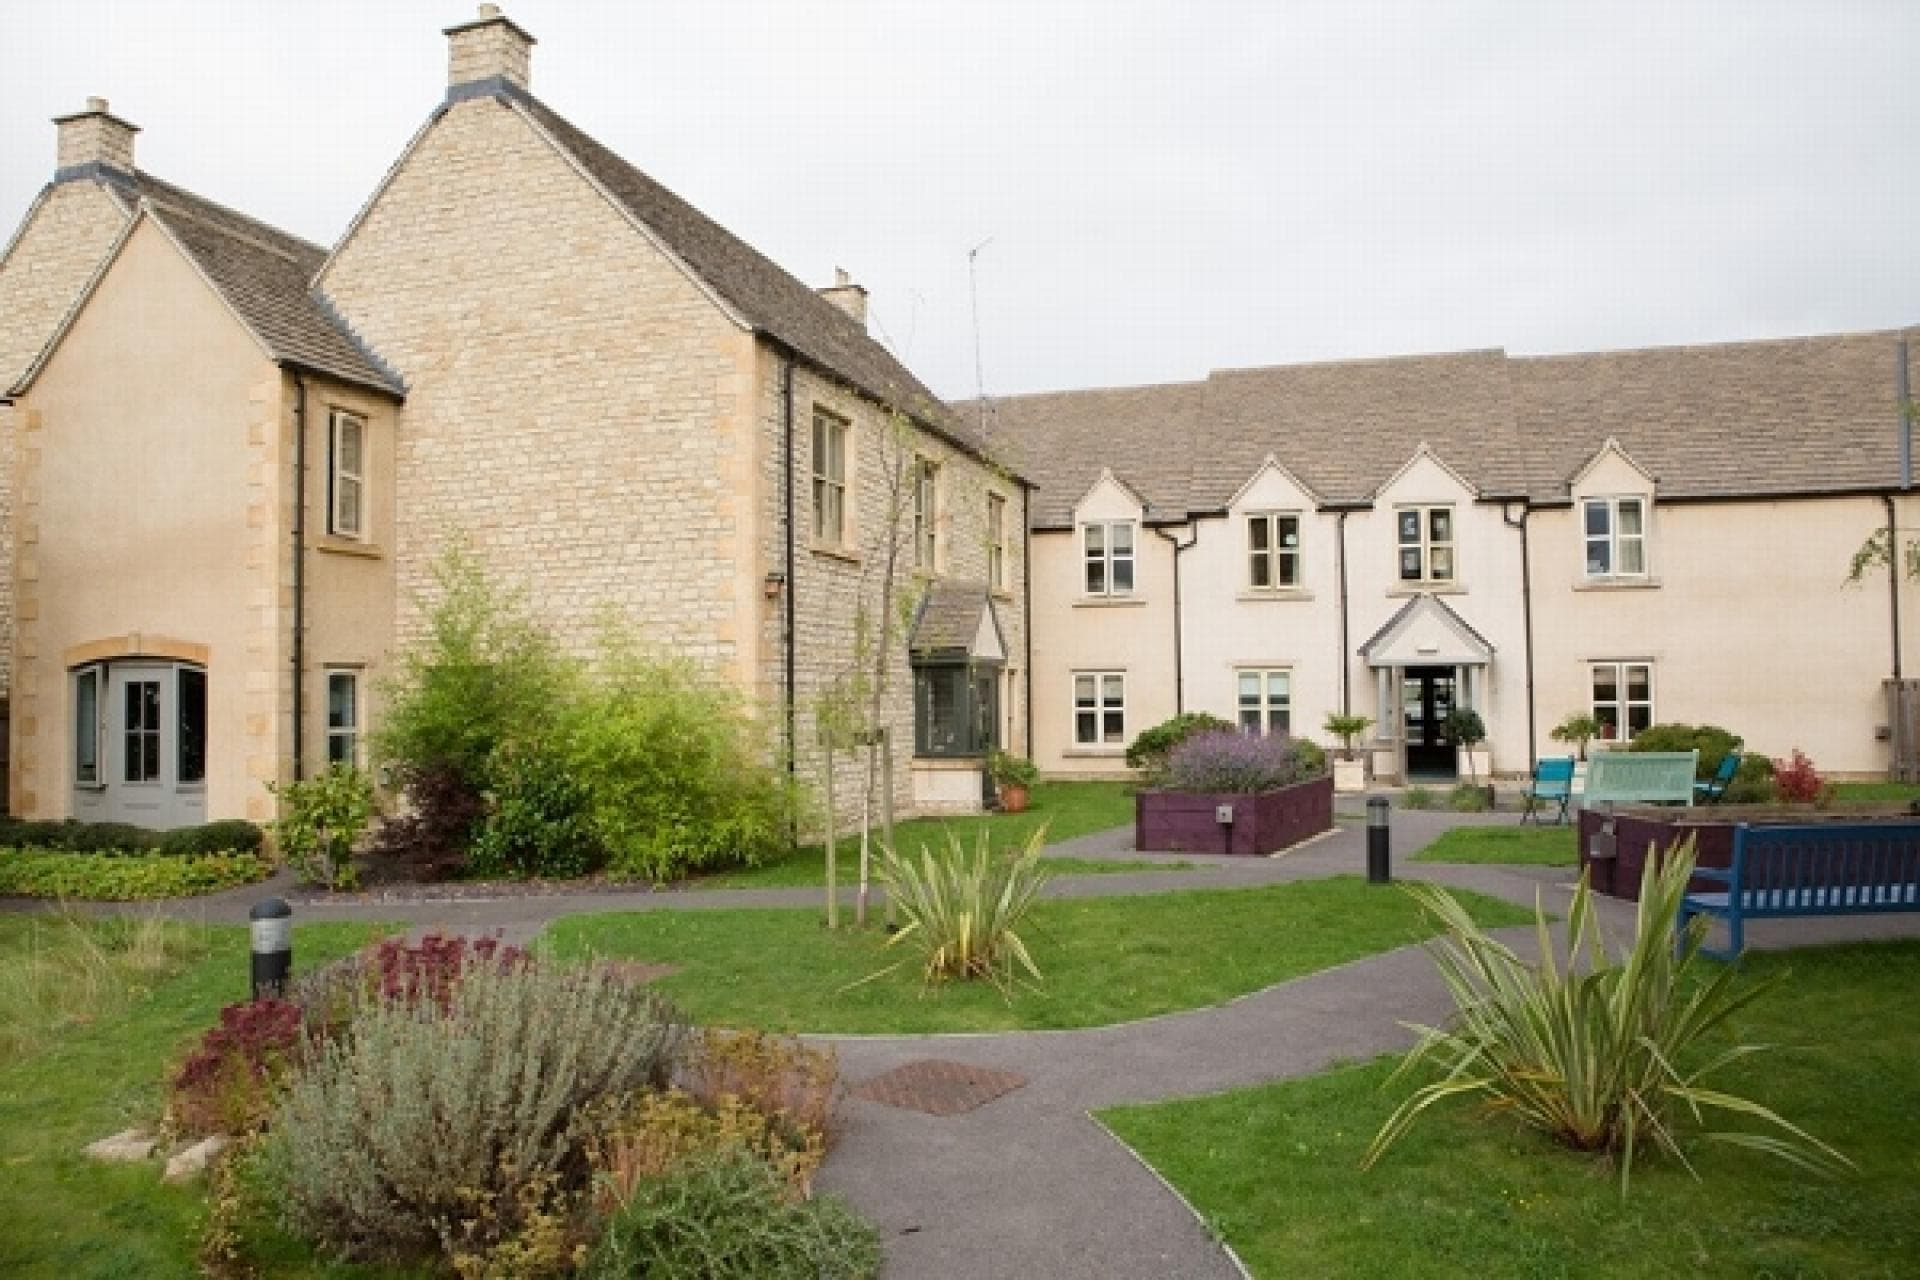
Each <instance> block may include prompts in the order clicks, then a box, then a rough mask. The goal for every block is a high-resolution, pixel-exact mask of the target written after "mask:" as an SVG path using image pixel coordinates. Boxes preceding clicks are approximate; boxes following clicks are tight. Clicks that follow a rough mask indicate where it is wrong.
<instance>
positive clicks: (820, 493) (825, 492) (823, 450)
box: [813, 408, 850, 547]
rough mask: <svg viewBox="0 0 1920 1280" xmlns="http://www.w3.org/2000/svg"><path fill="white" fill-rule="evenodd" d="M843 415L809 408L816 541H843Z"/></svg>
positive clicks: (835, 543)
mask: <svg viewBox="0 0 1920 1280" xmlns="http://www.w3.org/2000/svg"><path fill="white" fill-rule="evenodd" d="M849 430H850V428H849V426H848V424H847V420H846V419H845V418H841V417H836V416H835V415H833V414H831V413H828V412H827V411H826V410H825V409H820V408H816V409H814V411H813V536H814V540H815V541H817V542H824V543H826V544H828V545H830V546H835V547H840V546H845V545H846V542H847V432H848V431H849Z"/></svg>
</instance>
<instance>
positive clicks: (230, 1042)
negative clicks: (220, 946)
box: [168, 1000, 307, 1136]
mask: <svg viewBox="0 0 1920 1280" xmlns="http://www.w3.org/2000/svg"><path fill="white" fill-rule="evenodd" d="M306 1038H307V1037H306V1031H305V1021H304V1018H303V1017H302V1014H301V1011H300V1008H299V1006H298V1005H295V1004H291V1003H289V1002H287V1001H285V1000H256V1001H254V1002H252V1003H250V1004H230V1005H228V1006H227V1007H226V1008H224V1009H222V1010H221V1011H220V1020H219V1021H218V1022H216V1023H215V1024H214V1025H213V1026H212V1027H211V1028H209V1029H208V1031H207V1033H206V1035H204V1036H202V1037H201V1038H200V1043H199V1045H198V1046H197V1047H196V1048H195V1049H194V1051H193V1053H192V1054H191V1055H189V1056H188V1058H187V1060H186V1061H185V1062H183V1063H182V1064H181V1065H180V1069H179V1070H178V1071H177V1072H175V1073H174V1077H173V1081H172V1086H171V1090H170V1097H169V1099H168V1112H169V1114H170V1115H171V1116H172V1119H173V1122H174V1124H175V1125H177V1126H178V1127H179V1128H180V1129H182V1130H183V1131H185V1132H187V1133H190V1134H216V1133H221V1134H229V1135H233V1136H238V1135H240V1134H244V1133H249V1132H251V1131H253V1130H255V1129H258V1128H259V1127H260V1126H261V1125H263V1124H264V1123H265V1122H266V1118H267V1113H268V1112H269V1111H270V1110H271V1109H272V1106H273V1101H274V1098H275V1095H276V1094H277V1093H278V1091H279V1088H280V1085H281V1084H282V1083H283V1082H284V1081H285V1080H286V1078H287V1076H288V1073H289V1072H291V1071H292V1069H293V1067H294V1064H295V1063H296V1062H297V1061H298V1060H299V1056H300V1052H301V1049H302V1047H303V1045H304V1043H305V1041H306Z"/></svg>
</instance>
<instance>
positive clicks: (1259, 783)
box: [1164, 729, 1326, 792]
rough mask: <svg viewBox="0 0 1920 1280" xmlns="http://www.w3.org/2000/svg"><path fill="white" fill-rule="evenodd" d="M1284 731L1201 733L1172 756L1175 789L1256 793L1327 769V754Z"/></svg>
mask: <svg viewBox="0 0 1920 1280" xmlns="http://www.w3.org/2000/svg"><path fill="white" fill-rule="evenodd" d="M1310 748H1312V744H1311V743H1307V742H1303V741H1298V740H1296V739H1293V738H1290V737H1288V736H1286V735H1285V734H1277V733H1276V734H1271V735H1268V736H1266V737H1259V736H1256V735H1253V734H1246V733H1240V732H1238V731H1236V730H1232V729H1225V730H1214V731H1212V732H1209V733H1198V734H1195V735H1194V736H1193V737H1191V738H1188V739H1187V740H1186V741H1185V742H1183V743H1181V744H1180V745H1179V746H1177V747H1175V748H1174V749H1173V751H1172V753H1171V754H1169V755H1168V757H1167V772H1166V781H1165V783H1164V785H1165V786H1166V787H1167V789H1168V790H1170V791H1206V792H1227V791H1232V792H1253V791H1272V790H1274V789H1275V788H1276V787H1287V786H1292V785H1293V784H1294V783H1296V782H1304V781H1306V780H1307V779H1308V778H1312V777H1316V776H1318V775H1319V774H1321V773H1323V772H1325V769H1326V756H1325V754H1324V753H1322V752H1320V751H1319V750H1318V749H1310Z"/></svg>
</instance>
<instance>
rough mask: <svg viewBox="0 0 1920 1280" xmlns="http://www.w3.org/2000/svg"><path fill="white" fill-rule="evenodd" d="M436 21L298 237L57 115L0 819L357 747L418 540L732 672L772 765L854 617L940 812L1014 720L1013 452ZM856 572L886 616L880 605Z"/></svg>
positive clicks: (484, 20)
mask: <svg viewBox="0 0 1920 1280" xmlns="http://www.w3.org/2000/svg"><path fill="white" fill-rule="evenodd" d="M447 36H448V40H449V60H448V67H449V74H448V84H447V87H446V91H445V95H444V98H443V100H442V101H441V102H440V103H439V104H438V105H437V106H436V107H435V108H434V109H433V111H432V112H431V114H430V115H429V116H428V118H427V120H426V122H425V123H424V124H423V125H422V127H421V128H420V130H419V131H418V133H416V135H415V136H414V138H413V140H412V141H411V142H410V144H409V145H408V147H407V148H406V150H405V152H404V153H403V154H402V155H401V156H400V157H399V158H398V159H397V160H396V161H395V163H394V165H393V167H392V168H391V169H390V170H389V172H388V173H387V175H386V177H385V179H384V180H383V182H382V183H381V185H380V186H379V188H378V189H377V190H376V191H375V192H373V194H372V195H371V197H370V198H369V199H368V201H367V203H366V204H365V206H364V207H363V208H362V210H361V211H360V213H359V215H358V216H357V217H356V218H355V219H354V221H353V223H352V225H351V226H349V227H348V229H347V230H346V232H345V234H344V235H343V236H342V237H341V239H340V241H339V242H338V243H337V244H336V245H335V246H334V247H333V248H332V250H331V251H330V252H329V251H327V250H324V249H320V248H318V247H316V246H312V245H309V244H306V243H304V242H302V241H299V240H297V239H295V238H293V237H290V236H286V235H285V234H284V233H281V232H278V231H276V230H274V229H273V228H270V227H267V226H265V225H263V224H260V223H258V222H256V221H254V220H252V219H248V218H244V217H242V216H241V215H238V214H235V213H232V212H231V211H229V210H225V209H222V208H220V207H219V206H216V205H213V204H211V203H210V202H207V201H204V200H201V199H199V198H198V197H195V196H192V195H190V194H188V193H186V192H182V191H180V190H178V189H177V188H174V187H171V186H169V185H167V184H165V183H162V182H159V181H158V180H157V179H154V178H152V177H150V176H149V175H146V174H143V173H141V172H140V171H139V170H138V169H137V168H136V167H135V166H134V163H133V155H132V140H133V132H134V130H133V128H132V126H130V125H127V124H126V123H125V122H123V121H120V120H118V119H117V118H115V117H113V116H111V115H110V114H109V113H108V111H107V108H106V104H105V103H104V102H100V103H95V104H93V105H92V106H90V108H89V110H88V111H87V112H85V113H82V114H81V115H79V116H75V117H68V118H65V119H63V120H62V121H60V122H59V129H60V135H59V137H60V153H61V154H60V165H59V168H58V169H57V171H56V174H55V180H54V182H53V183H52V185H51V186H50V187H49V188H48V189H47V192H46V193H45V194H44V195H43V196H42V197H41V199H40V201H39V202H38V203H36V205H35V207H34V209H33V210H32V211H31V212H30V213H29V215H28V218H27V220H26V223H25V225H24V226H23V228H22V230H21V232H20V233H19V235H18V236H17V237H16V238H15V241H14V242H13V244H12V246H11V248H10V250H9V252H8V254H7V256H6V258H5V259H4V260H0V300H4V303H5V307H4V312H3V314H5V315H6V316H7V321H6V325H7V328H6V331H5V334H4V338H5V342H4V344H3V345H0V353H4V354H5V355H6V357H7V359H8V361H9V362H10V365H11V367H12V372H13V373H14V374H15V376H14V377H13V379H12V385H13V395H12V399H13V400H14V402H15V403H14V404H13V406H12V408H11V410H10V414H11V420H10V424H9V425H10V427H11V430H10V431H9V434H8V439H9V441H12V442H16V448H17V450H18V453H19V462H18V465H17V466H16V467H15V468H13V469H11V474H12V477H13V484H14V490H13V492H12V493H11V494H10V501H9V502H8V504H7V505H8V507H9V509H10V511H11V518H12V524H13V532H12V540H13V545H14V548H15V554H14V557H13V561H14V566H13V567H14V575H15V583H16V584H17V585H14V586H13V589H12V590H11V591H10V592H6V593H0V594H7V595H10V596H11V599H10V600H9V605H10V606H11V607H12V608H13V609H14V610H16V611H17V613H18V615H19V616H18V623H17V626H16V627H15V628H12V629H10V634H11V635H17V645H16V649H17V651H16V652H15V654H14V656H13V661H12V663H11V668H12V681H13V697H14V722H13V728H12V734H11V740H12V744H13V748H14V755H13V761H12V778H13V782H14V787H15V804H14V809H15V811H16V812H21V813H27V814H32V815H36V816H57V815H64V814H84V815H97V816H100V817H113V818H120V819H126V820H132V821H143V822H148V823H150V824H152V825H172V824H175V823H178V822H183V821H192V820H198V819H200V818H202V817H218V816H227V815H245V816H252V817H259V816H264V815H265V814H267V813H268V812H269V811H270V808H271V797H270V793H269V792H268V791H267V788H266V786H265V784H266V783H269V782H274V781H279V780H283V779H286V778H289V777H294V776H300V775H302V774H305V773H310V772H312V771H313V770H314V769H315V768H316V766H317V765H319V764H320V763H322V762H323V761H325V760H327V759H335V758H349V759H362V758H364V737H365V733H366V731H367V729H368V728H369V727H370V726H371V725H372V724H373V723H374V722H375V720H376V719H377V714H378V707H377V706H376V705H374V703H375V700H376V695H377V689H378V676H379V675H380V673H381V671H382V668H383V665H384V664H385V663H387V662H388V661H389V660H390V656H391V653H392V651H393V649H394V648H395V646H397V645H404V644H405V643H407V642H408V641H409V640H410V639H412V638H414V637H416V636H417V635H418V634H419V632H420V626H421V612H420V604H421V602H422V601H424V600H429V599H430V598H431V594H432V569H433V566H434V565H435V564H436V563H437V562H438V561H439V559H440V558H441V557H442V556H443V554H444V553H445V551H446V549H447V548H448V546H449V544H450V543H451V542H452V541H453V540H455V539H458V540H461V541H463V542H464V543H466V544H467V545H468V546H470V547H471V548H472V549H473V550H474V551H475V552H476V553H477V555H478V557H479V558H480V560H481V561H482V563H484V564H485V565H486V566H488V568H489V569H490V570H491V571H492V572H493V573H494V574H495V575H497V576H498V577H500V578H501V579H503V580H505V581H506V582H508V583H511V584H514V585H516V586H519V587H523V588H524V589H525V591H526V594H527V598H528V601H529V603H530V605H531V606H532V608H533V610H534V611H535V612H536V613H537V615H538V616H540V617H541V618H542V619H543V620H545V621H546V622H547V623H549V624H550V625H551V626H552V627H553V628H554V630H555V631H556V633H557V634H558V635H559V636H560V637H561V639H562V641H563V643H564V644H566V645H567V646H568V647H569V648H571V649H573V650H574V651H576V652H582V653H584V652H587V651H588V650H589V649H590V648H591V646H592V643H593V641H594V638H595V636H596V634H597V633H598V631H599V629H600V627H601V626H602V625H603V623H604V622H605V620H606V619H607V618H608V617H609V616H612V617H614V618H617V619H619V620H621V621H623V622H624V623H625V624H627V625H628V626H629V627H630V628H631V629H632V630H633V631H634V632H635V633H636V634H637V635H638V637H639V638H640V639H641V640H642V641H643V642H644V643H646V644H649V645H652V646H655V647H657V648H659V649H661V650H663V651H668V652H673V653H677V654H682V655H686V656H689V657H692V658H695V659H697V660H699V661H701V662H702V663H704V664H706V665H707V666H708V667H710V668H711V669H713V670H714V671H716V672H718V673H721V674H723V675H724V676H726V677H727V678H729V679H731V680H733V681H734V682H735V683H736V684H737V685H738V686H739V687H741V688H742V689H744V690H746V691H747V692H748V693H749V694H750V695H751V696H752V698H753V701H754V703H755V705H757V706H758V707H759V708H761V710H762V713H763V714H765V715H767V716H769V717H773V718H777V720H778V721H779V723H780V726H781V730H782V733H781V736H782V737H783V738H785V739H786V740H787V741H789V742H790V743H791V745H792V751H791V753H790V755H791V757H792V758H793V759H794V761H795V764H794V767H795V768H796V769H797V770H799V771H800V772H801V773H803V774H804V775H806V776H808V777H812V776H813V775H814V774H815V773H817V771H818V768H819V763H820V760H819V756H820V746H819V735H818V733H817V732H816V731H815V726H814V718H815V711H816V709H817V707H818V706H820V705H821V699H822V698H823V696H825V695H826V694H827V693H828V692H829V691H830V690H831V689H832V688H833V687H834V686H835V685H836V682H837V681H841V680H843V679H844V677H845V676H846V675H847V673H848V672H849V671H850V669H852V668H853V667H854V666H855V665H856V664H857V663H858V664H860V665H866V664H865V663H864V662H863V661H862V658H863V653H865V652H870V647H869V649H867V650H863V649H862V646H861V645H860V644H859V643H858V642H857V639H856V635H857V632H858V631H859V630H860V629H861V627H862V626H863V625H867V626H869V627H870V629H875V630H876V633H877V634H878V637H879V639H878V641H877V643H879V644H880V645H881V646H882V647H883V649H884V652H885V654H886V656H887V660H888V678H887V683H888V696H887V698H886V709H885V712H884V717H883V718H884V719H885V720H886V722H887V725H888V728H889V732H890V735H891V736H892V739H893V741H894V742H895V743H897V744H902V749H900V750H899V752H898V755H899V757H900V759H901V761H902V763H903V767H902V768H901V769H900V771H899V776H898V779H897V791H898V794H897V795H896V801H897V803H898V804H899V805H900V806H901V807H902V808H903V809H923V810H924V809H932V808H977V807H978V804H979V802H980V790H979V783H978V778H979V766H980V760H981V755H982V754H983V753H984V751H985V750H986V749H987V748H988V747H990V746H992V745H1007V746H1010V747H1013V748H1015V749H1024V711H1023V707H1022V705H1021V700H1022V691H1023V689H1024V678H1023V667H1024V655H1025V617H1024V611H1023V609H1022V607H1021V603H1020V602H1021V600H1022V598H1023V593H1024V590H1025V551H1024V548H1025V540H1024V537H1023V536H1022V534H1023V531H1024V529H1025V527H1026V522H1027V501H1026V495H1027V488H1026V485H1025V484H1024V482H1023V481H1022V479H1021V478H1020V477H1019V476H1017V475H1015V474H1013V473H1012V472H1010V471H1008V470H1007V469H1005V468H1004V467H1002V466H999V465H997V464H996V463H995V462H994V461H993V460H992V459H991V457H990V456H989V453H988V450H987V449H986V447H985V444H984V441H983V440H982V439H981V438H980V437H979V435H978V434H977V432H976V431H975V430H974V427H973V424H972V423H970V422H969V421H967V420H966V419H963V418H960V417H957V416H955V415H954V414H953V413H952V412H951V411H950V410H948V409H947V407H946V406H944V405H943V404H941V403H940V402H939V400H938V399H937V398H936V397H934V396H933V395H932V394H931V393H930V392H928V391H927V390H926V388H925V387H924V386H922V385H921V384H920V382H919V381H918V380H917V379H916V378H914V376H913V375H912V374H911V373H910V372H909V371H908V370H907V369H906V368H905V367H904V366H902V365H901V364H900V363H899V362H898V361H897V360H896V359H894V357H893V356H892V355H891V354H890V353H888V352H887V351H886V350H885V348H883V347H882V346H881V345H880V344H879V343H877V342H875V341H874V340H873V339H872V338H871V337H870V336H869V335H868V332H867V328H866V323H865V298H866V295H865V291H864V290H862V289H861V288H860V287H859V286H857V285H855V284H853V283H851V282H850V281H848V280H847V279H845V278H844V277H843V278H842V279H840V280H838V281H837V282H836V283H835V284H834V285H832V286H829V287H828V288H826V289H823V290H814V289H810V288H807V287H806V286H804V285H802V284H801V283H800V282H798V281H797V280H795V279H793V277H791V276H790V275H788V274H787V273H786V272H785V271H783V270H781V269H780V268H779V267H778V266H776V265H775V264H774V263H772V262H771V261H769V260H768V259H766V258H765V257H763V256H761V255H760V254H758V253H757V252H755V251H754V250H753V249H752V248H751V247H749V246H747V245H746V244H744V243H742V242H741V241H740V240H738V239H737V238H735V237H734V236H732V235H731V234H730V233H728V232H727V231H726V230H725V229H723V228H721V227H719V226H718V225H716V224H715V223H713V222H712V221H711V220H709V219H707V218H706V217H705V216H704V215H702V214H701V213H699V212H698V211H697V210H696V209H694V208H693V207H692V206H690V205H688V204H687V203H686V202H685V201H683V200H681V199H680V198H679V197H677V196H675V195H674V194H673V193H672V192H669V191H667V190H666V189H665V188H663V187H661V186H660V185H659V184H657V183H655V182H653V181H652V180H651V179H649V178H648V177H647V176H646V175H645V174H643V173H641V172H640V171H639V170H637V169H635V168H634V167H632V166H631V165H629V164H628V163H627V162H626V161H624V160H622V159H621V158H620V157H618V156H616V155H614V154H613V153H612V152H610V151H608V150H607V149H606V148H604V147H602V146H601V145H600V144H598V143H597V142H595V141H594V140H593V139H592V138H591V137H589V136H588V135H587V134H585V133H583V132H581V131H580V130H579V129H577V128H575V127H574V126H573V125H572V124H570V123H569V122H568V121H567V120H565V119H564V118H563V117H561V116H560V115H559V114H558V113H556V112H555V111H554V110H553V109H552V108H550V107H548V106H547V105H546V104H544V103H543V102H541V101H540V100H539V99H537V98H535V97H534V96H533V94H532V92H531V88H530V84H531V64H532V50H533V45H534V41H533V38H532V37H531V36H530V35H528V34H527V33H526V32H525V31H524V30H522V29H521V28H520V27H519V26H517V25H516V24H515V23H513V22H512V21H510V20H509V19H508V18H506V17H505V16H503V15H501V14H500V13H499V11H498V10H497V9H495V8H494V7H493V6H491V5H488V6H482V11H481V15H480V17H479V18H478V19H477V20H476V21H473V22H468V23H464V24H461V25H458V26H455V27H452V28H450V29H449V30H448V31H447ZM103 530H105V531H106V533H105V536H103V535H102V531H103ZM890 547H891V548H896V549H897V550H896V551H895V553H894V554H889V550H890ZM889 565H891V566H892V567H893V583H894V589H893V592H892V594H893V596H894V598H895V599H896V600H899V601H905V602H907V603H908V604H914V605H917V610H918V615H924V616H925V617H926V618H928V619H931V620H932V621H931V622H930V623H929V626H928V628H927V629H926V631H925V634H921V633H920V631H919V630H917V629H916V625H917V622H918V616H917V615H915V614H909V613H907V612H904V611H902V612H901V613H900V618H901V622H900V624H899V625H894V626H890V627H885V628H882V627H880V625H879V616H878V615H879V613H880V609H881V604H880V601H881V598H882V594H883V593H882V590H881V588H882V580H883V578H884V577H885V576H886V573H887V568H888V566H889ZM10 585H11V584H10ZM969 611H971V612H972V614H973V615H974V616H975V618H976V621H977V622H978V623H979V626H978V627H977V634H978V637H979V638H980V639H981V641H982V645H981V646H980V647H978V648H975V647H972V646H971V645H969V646H968V647H967V648H966V649H965V650H964V651H963V652H962V653H960V654H958V655H956V654H955V653H954V652H952V650H951V647H950V646H949V645H947V644H946V643H945V632H946V630H947V629H949V628H950V624H951V621H952V619H953V618H955V617H957V616H960V615H963V614H966V613H968V612H969ZM936 633H937V637H936ZM936 638H938V639H939V640H940V643H939V644H935V643H934V640H935V639H936ZM915 654H918V655H920V656H921V657H922V658H923V659H924V661H920V662H917V663H916V661H915V660H914V655H915ZM955 670H959V671H961V672H963V673H965V674H964V678H963V679H960V680H958V681H956V680H955V679H954V678H953V672H954V671H955ZM905 744H916V745H917V750H916V751H911V752H910V751H908V750H906V749H905ZM909 761H910V762H911V764H910V767H909V765H908V762H909ZM956 762H957V764H958V770H957V772H956V770H955V764H956Z"/></svg>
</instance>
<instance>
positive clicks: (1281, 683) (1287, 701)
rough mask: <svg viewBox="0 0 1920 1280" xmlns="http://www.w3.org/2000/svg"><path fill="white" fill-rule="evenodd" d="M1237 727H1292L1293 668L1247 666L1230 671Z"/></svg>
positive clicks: (1263, 731) (1258, 731)
mask: <svg viewBox="0 0 1920 1280" xmlns="http://www.w3.org/2000/svg"><path fill="white" fill-rule="evenodd" d="M1234 678H1235V681H1236V684H1237V688H1236V691H1235V693H1236V700H1237V702H1238V706H1239V711H1240V728H1241V729H1242V730H1243V731H1245V732H1247V733H1255V734H1263V735H1264V734H1269V733H1290V732H1292V730H1293V672H1292V671H1290V670H1288V669H1287V668H1285V667H1258V668H1247V669H1245V670H1241V671H1237V672H1235V673H1234Z"/></svg>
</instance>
